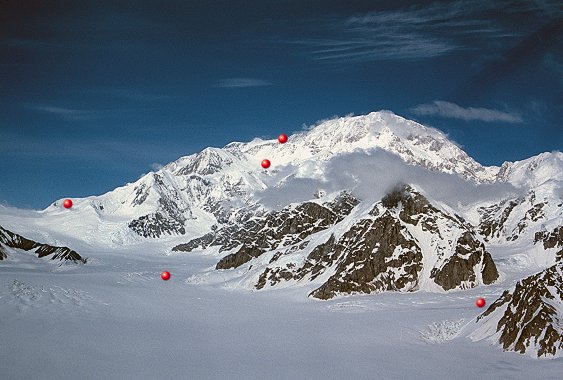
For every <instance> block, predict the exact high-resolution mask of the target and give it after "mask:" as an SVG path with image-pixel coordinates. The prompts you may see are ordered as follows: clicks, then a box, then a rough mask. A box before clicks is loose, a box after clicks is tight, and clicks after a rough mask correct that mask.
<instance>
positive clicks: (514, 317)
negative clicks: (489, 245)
mask: <svg viewBox="0 0 563 380" xmlns="http://www.w3.org/2000/svg"><path fill="white" fill-rule="evenodd" d="M477 322H478V323H480V324H481V326H480V327H479V328H478V329H477V330H476V331H475V332H473V333H472V337H473V338H474V339H483V338H489V339H493V340H495V341H497V342H498V343H500V344H501V345H502V347H503V348H504V349H505V350H507V351H515V352H519V353H522V354H524V353H528V354H530V353H532V354H534V355H537V356H538V357H540V356H545V357H552V356H563V264H561V263H558V264H556V265H553V266H551V267H549V268H548V269H546V270H544V271H542V272H540V273H537V274H535V275H533V276H530V277H527V278H525V279H523V280H521V281H519V282H518V283H517V284H516V286H515V287H514V288H512V289H511V290H506V291H505V292H504V293H503V294H502V295H501V296H500V297H499V298H498V299H497V300H496V301H495V302H494V303H492V304H491V306H490V307H489V308H488V309H487V310H486V311H485V312H484V313H483V314H481V315H480V316H479V317H478V318H477ZM490 330H492V332H493V334H492V336H491V334H487V331H490Z"/></svg>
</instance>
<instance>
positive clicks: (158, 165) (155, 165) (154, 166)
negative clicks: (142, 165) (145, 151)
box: [151, 162, 164, 172]
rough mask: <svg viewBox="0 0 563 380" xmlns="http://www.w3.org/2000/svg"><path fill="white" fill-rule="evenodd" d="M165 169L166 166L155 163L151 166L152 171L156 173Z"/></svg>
mask: <svg viewBox="0 0 563 380" xmlns="http://www.w3.org/2000/svg"><path fill="white" fill-rule="evenodd" d="M163 167H164V165H162V164H159V163H158V162H153V163H152V164H151V169H152V170H153V171H155V172H157V171H159V170H160V169H162V168H163Z"/></svg>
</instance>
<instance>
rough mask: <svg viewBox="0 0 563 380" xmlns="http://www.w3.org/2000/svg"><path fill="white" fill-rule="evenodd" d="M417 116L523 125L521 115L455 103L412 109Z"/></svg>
mask: <svg viewBox="0 0 563 380" xmlns="http://www.w3.org/2000/svg"><path fill="white" fill-rule="evenodd" d="M411 112H413V113H415V114H417V115H433V116H440V117H446V118H452V119H462V120H466V121H470V120H478V121H487V122H493V121H501V122H505V123H521V122H522V121H523V120H522V118H521V117H520V115H518V114H515V113H508V112H503V111H498V110H492V109H488V108H474V107H467V108H464V107H461V106H459V105H457V104H455V103H450V102H446V101H443V100H436V101H434V102H432V104H420V105H418V106H416V107H414V108H412V109H411Z"/></svg>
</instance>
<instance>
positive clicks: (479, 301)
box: [475, 297, 486, 307]
mask: <svg viewBox="0 0 563 380" xmlns="http://www.w3.org/2000/svg"><path fill="white" fill-rule="evenodd" d="M485 304H486V302H485V299H484V298H483V297H479V298H477V301H475V305H477V307H484V306H485Z"/></svg>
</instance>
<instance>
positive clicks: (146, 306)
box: [0, 245, 563, 379]
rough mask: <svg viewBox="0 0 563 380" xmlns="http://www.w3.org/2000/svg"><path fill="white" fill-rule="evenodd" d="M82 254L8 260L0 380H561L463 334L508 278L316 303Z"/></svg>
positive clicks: (170, 262)
mask: <svg viewBox="0 0 563 380" xmlns="http://www.w3.org/2000/svg"><path fill="white" fill-rule="evenodd" d="M80 253H81V254H83V255H84V256H86V257H88V258H89V259H90V261H89V262H88V264H86V265H80V266H74V265H69V266H65V267H62V268H59V267H57V266H56V265H53V264H52V263H46V262H40V261H38V260H37V259H35V260H31V259H30V260H26V259H25V257H24V258H23V259H22V258H18V259H17V260H16V255H13V256H12V257H11V258H9V259H8V260H6V261H0V321H1V327H0V342H1V344H0V378H2V379H34V378H41V379H77V378H80V379H89V378H92V379H101V378H111V379H144V378H179V379H180V378H181V379H208V378H211V379H227V378H228V379H237V378H239V379H333V378H337V379H338V378H340V379H342V378H347V379H361V378H364V379H396V378H397V379H415V378H417V379H476V378H489V379H538V378H541V379H560V378H561V373H562V368H563V358H560V359H553V360H541V359H539V360H538V359H534V358H531V357H528V356H524V355H518V354H514V353H506V352H503V351H502V350H501V349H500V348H498V346H491V345H489V343H488V342H485V341H482V342H472V341H471V340H469V339H468V338H466V337H465V332H464V331H465V330H462V329H463V328H464V326H467V325H468V324H469V325H472V324H473V322H474V319H475V317H476V316H477V315H478V314H479V312H480V310H479V309H477V308H476V307H475V306H474V300H475V298H476V297H478V296H483V297H485V298H486V299H487V300H490V301H491V302H492V300H493V299H494V298H496V297H497V296H498V295H499V294H500V293H501V292H502V290H504V289H505V287H506V286H507V281H503V283H502V284H500V285H494V286H489V287H480V288H476V289H472V290H469V291H463V292H450V293H447V294H432V293H425V292H418V293H408V294H391V293H387V294H379V295H369V296H353V297H346V298H337V299H334V300H331V301H318V300H315V299H310V298H306V294H307V292H308V290H309V289H307V288H299V287H297V288H291V289H276V290H265V291H260V292H251V291H244V290H240V288H239V290H232V289H230V288H231V287H230V286H228V285H227V286H226V285H225V284H226V283H223V282H221V281H216V279H217V276H221V274H220V273H218V274H216V275H214V276H215V280H214V281H204V282H201V283H195V282H194V281H193V278H198V276H199V275H201V273H203V272H206V271H207V270H208V269H209V268H210V267H212V266H214V265H215V263H216V261H217V257H215V256H211V255H207V256H206V255H202V254H197V253H192V254H178V255H171V256H166V255H163V254H161V253H155V252H151V245H145V246H142V248H139V246H138V247H137V248H127V249H124V250H122V251H112V252H98V251H88V250H81V251H80ZM501 269H502V268H501ZM162 270H169V271H170V272H171V273H172V278H171V280H170V281H168V282H165V281H162V280H161V279H160V272H161V271H162ZM190 278H191V279H192V280H189V281H187V280H188V279H190Z"/></svg>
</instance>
